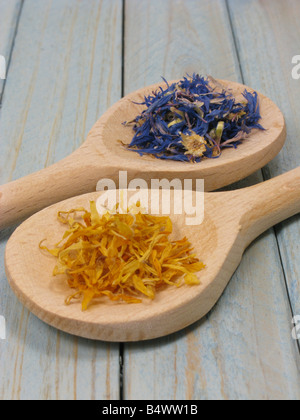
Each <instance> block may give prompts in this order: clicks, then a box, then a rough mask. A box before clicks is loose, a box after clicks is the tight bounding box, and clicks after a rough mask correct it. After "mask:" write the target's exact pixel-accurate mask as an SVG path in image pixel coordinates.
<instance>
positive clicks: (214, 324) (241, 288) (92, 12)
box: [0, 0, 300, 400]
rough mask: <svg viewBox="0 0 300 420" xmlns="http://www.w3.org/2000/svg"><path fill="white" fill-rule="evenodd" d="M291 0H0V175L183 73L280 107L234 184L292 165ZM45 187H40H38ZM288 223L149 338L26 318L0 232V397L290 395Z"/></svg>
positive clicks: (67, 142)
mask: <svg viewBox="0 0 300 420" xmlns="http://www.w3.org/2000/svg"><path fill="white" fill-rule="evenodd" d="M299 21H300V4H299V1H298V0H263V1H262V0H260V1H259V0H228V1H225V0H124V1H122V0H102V1H101V0H24V1H22V0H0V54H1V55H2V56H4V57H5V58H6V62H7V78H6V80H4V81H1V84H0V97H1V110H0V148H1V153H0V168H1V169H0V183H1V184H3V183H5V182H8V181H9V180H13V179H16V178H18V177H21V176H24V175H27V174H29V173H31V172H33V171H36V170H39V169H41V168H43V167H45V166H47V165H50V164H52V163H54V162H56V161H58V160H59V159H61V158H63V157H65V156H67V155H68V154H70V153H71V152H72V151H73V150H75V149H76V148H77V147H78V146H79V145H80V144H81V143H82V142H83V140H84V139H85V137H86V135H87V133H88V131H89V130H90V128H91V127H92V125H93V124H94V122H95V121H96V120H97V119H98V118H99V117H100V116H101V115H102V114H103V112H104V111H105V110H106V109H107V108H108V107H109V106H110V105H112V104H113V103H114V102H116V101H117V100H118V99H119V98H120V97H121V96H122V95H124V94H126V93H129V92H130V91H133V90H135V89H137V88H139V87H143V86H145V85H148V84H151V83H155V82H159V81H160V77H161V76H164V77H166V78H167V79H175V78H180V77H181V76H183V75H184V74H185V73H192V72H197V73H200V74H203V75H205V74H212V75H214V76H215V77H218V78H224V79H229V80H235V81H242V82H244V83H246V84H247V85H250V86H252V87H253V88H254V89H256V90H259V91H261V92H262V93H264V94H266V95H267V96H269V97H271V99H273V100H274V101H275V102H276V103H277V104H278V106H279V107H280V108H281V109H282V111H283V112H284V114H285V117H286V122H287V127H288V138H287V143H286V146H285V147H284V150H283V151H282V152H281V153H280V155H279V156H278V157H277V158H276V159H275V160H274V161H273V162H271V164H270V165H268V167H266V168H264V169H263V171H262V172H261V171H260V172H259V173H256V174H254V175H253V176H251V177H250V178H249V179H247V180H244V181H242V182H241V183H239V185H237V186H236V187H240V186H241V185H242V186H244V185H249V184H253V183H257V182H260V181H261V180H263V179H266V178H269V177H273V176H275V175H278V174H280V173H283V172H285V171H287V170H289V169H293V168H294V167H296V166H298V165H299V163H300V147H299V145H300V140H299V139H300V119H299V110H300V80H294V79H293V78H292V69H293V67H294V66H295V65H294V64H292V58H293V57H294V56H295V55H299V54H300V49H299V39H300V26H299ZM45 188H47V185H45ZM299 222H300V218H299V217H294V218H293V219H291V220H288V221H287V222H285V223H282V224H281V225H279V226H277V227H276V228H275V229H272V230H270V231H269V232H267V233H266V234H264V235H263V236H261V237H260V238H259V239H258V240H257V241H256V242H255V243H254V244H253V245H251V246H250V248H249V249H248V250H247V252H246V253H245V256H244V258H243V261H242V263H241V265H240V267H239V269H238V270H237V271H236V273H235V275H234V276H233V278H232V280H231V282H230V284H229V286H228V288H227V289H226V291H225V293H224V295H223V296H222V298H221V300H220V301H219V303H218V304H217V306H216V307H215V308H214V309H213V310H212V311H211V313H210V314H209V315H208V316H206V317H205V319H202V320H201V321H199V322H198V323H196V324H195V325H193V326H191V327H189V328H187V329H185V330H184V331H181V332H179V333H176V334H173V335H171V336H168V337H165V338H163V339H157V340H153V341H149V342H141V343H134V344H121V343H120V344H119V343H104V342H94V341H89V340H85V339H81V338H77V337H73V336H71V335H67V334H64V333H62V332H60V331H57V330H55V329H54V328H51V327H49V326H48V325H46V324H44V323H43V322H41V321H40V320H39V319H37V318H36V317H35V316H34V315H32V314H31V313H29V312H28V311H27V309H25V308H24V307H23V306H22V304H21V303H19V301H18V300H17V299H16V297H15V295H14V294H13V292H12V291H11V290H10V288H9V286H8V283H7V280H6V276H5V271H4V264H3V262H4V251H5V245H6V242H7V240H8V238H9V236H10V234H11V233H12V231H13V229H8V230H6V231H2V232H1V233H0V253H1V264H0V315H1V316H2V317H4V318H5V320H6V339H5V340H4V339H0V399H5V400H11V399H13V400H19V399H22V400H26V399H51V400H56V399H68V400H74V399H78V400H83V399H84V400H90V399H98V400H109V399H147V400H158V399H171V400H172V399H173V400H179V399H185V400H193V399H195V400H200V399H204V400H212V399H264V400H265V399H293V400H298V399H299V397H300V375H299V370H298V369H299V366H300V356H299V342H298V341H296V340H294V339H293V338H292V329H293V324H292V319H293V317H294V316H297V315H300V282H299V279H300V259H299V255H300V252H299V251H300V249H299V246H300V245H299V233H300V223H299Z"/></svg>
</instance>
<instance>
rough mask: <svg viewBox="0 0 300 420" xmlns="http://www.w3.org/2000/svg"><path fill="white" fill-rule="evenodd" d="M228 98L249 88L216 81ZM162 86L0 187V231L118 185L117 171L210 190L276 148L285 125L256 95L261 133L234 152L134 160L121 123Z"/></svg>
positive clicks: (262, 161) (131, 98) (121, 105)
mask: <svg viewBox="0 0 300 420" xmlns="http://www.w3.org/2000/svg"><path fill="white" fill-rule="evenodd" d="M221 83H222V84H223V85H225V86H226V87H227V88H229V89H232V92H233V94H234V95H239V96H241V93H242V92H244V90H245V89H247V90H249V91H252V89H250V88H248V87H246V86H244V85H241V84H238V83H233V82H228V81H221ZM162 85H163V83H160V84H156V85H152V86H148V87H146V88H143V89H140V90H138V91H136V92H134V93H132V94H130V95H128V96H126V97H124V98H123V99H121V100H120V101H118V102H117V103H116V104H115V105H113V106H112V107H111V108H110V109H109V110H108V111H107V112H106V113H105V114H104V115H103V116H102V117H101V118H100V119H99V120H98V122H97V123H96V124H95V126H94V127H93V128H92V130H91V131H90V133H89V134H88V137H87V140H86V141H85V143H84V144H83V145H82V146H81V147H80V148H79V149H78V150H77V151H75V152H74V153H72V154H71V155H70V156H69V157H67V158H65V159H63V160H62V161H60V162H58V163H56V164H54V165H52V166H50V167H48V168H45V169H43V170H41V171H39V172H37V173H35V174H32V175H28V176H26V177H24V178H22V179H19V180H16V181H12V182H10V183H9V184H7V185H3V186H0V229H2V228H4V227H7V226H9V225H12V224H14V223H15V222H18V221H21V220H23V219H24V218H26V217H28V216H30V215H32V214H33V213H35V212H37V211H39V210H41V209H43V208H45V207H47V206H49V205H51V204H53V203H58V202H59V201H62V200H65V199H67V198H69V197H74V196H77V195H80V194H85V193H88V192H92V191H96V185H97V182H98V181H99V180H100V179H103V178H108V179H111V180H113V181H114V182H115V183H116V185H117V187H118V180H119V171H120V170H122V171H127V175H128V182H129V181H130V180H132V179H134V178H142V179H144V180H145V181H147V182H149V181H150V180H151V179H164V178H166V179H168V180H172V179H174V178H179V179H181V180H182V179H183V178H184V179H186V178H188V179H204V180H205V190H206V191H213V190H216V189H219V188H222V187H224V186H226V185H229V184H232V183H233V182H236V181H238V180H240V179H243V178H245V177H246V176H248V175H250V174H251V173H253V172H255V171H256V170H258V169H260V168H262V167H263V166H265V165H266V164H267V163H268V162H269V161H270V160H272V159H273V158H274V157H275V156H276V155H277V154H278V153H279V151H280V150H281V148H282V146H283V144H284V141H285V138H286V127H285V122H284V117H283V115H282V113H281V111H280V110H279V109H278V107H277V106H276V105H275V104H274V103H273V102H272V101H271V100H270V99H268V98H266V97H265V96H263V95H261V94H259V101H260V109H261V115H262V119H261V121H260V123H261V125H262V126H263V127H264V128H265V129H266V131H260V130H254V131H253V132H252V133H251V134H250V136H249V138H248V139H247V140H245V141H244V142H243V144H241V145H240V146H239V147H238V149H227V150H224V151H223V153H222V156H221V157H220V158H218V159H207V160H205V161H203V162H201V163H197V164H191V163H186V162H184V163H182V162H171V161H163V160H159V159H155V158H152V157H149V156H144V157H140V156H139V155H138V154H137V153H134V152H131V151H128V150H126V149H125V148H124V147H122V145H120V143H119V142H118V140H121V141H123V142H125V143H128V144H129V143H130V142H131V140H132V137H133V134H134V132H133V130H132V127H129V126H127V127H125V126H124V125H122V123H123V122H124V121H130V120H132V119H134V118H135V117H136V116H137V115H139V114H140V113H141V111H142V110H143V107H142V106H141V105H136V104H134V103H133V102H142V101H143V100H144V96H145V95H149V94H150V93H152V92H153V90H156V89H158V87H159V86H162Z"/></svg>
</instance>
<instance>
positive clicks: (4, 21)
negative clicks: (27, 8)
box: [0, 0, 22, 103]
mask: <svg viewBox="0 0 300 420" xmlns="http://www.w3.org/2000/svg"><path fill="white" fill-rule="evenodd" d="M21 8H22V0H9V1H7V0H0V55H1V56H3V57H4V59H5V62H6V67H7V70H8V67H9V62H10V54H11V49H12V45H13V41H14V38H15V33H16V30H17V24H18V19H19V15H20V13H21ZM4 83H5V82H4V80H3V79H0V103H1V96H2V91H3V87H4Z"/></svg>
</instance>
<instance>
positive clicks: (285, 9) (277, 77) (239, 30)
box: [229, 0, 300, 328]
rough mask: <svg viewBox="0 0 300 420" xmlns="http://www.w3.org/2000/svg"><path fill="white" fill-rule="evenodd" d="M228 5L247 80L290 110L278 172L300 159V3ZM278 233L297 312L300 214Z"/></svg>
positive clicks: (274, 170)
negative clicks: (297, 63) (298, 74)
mask: <svg viewBox="0 0 300 420" xmlns="http://www.w3.org/2000/svg"><path fill="white" fill-rule="evenodd" d="M229 6H230V13H231V16H232V22H233V28H234V31H235V34H236V37H237V40H238V50H239V55H240V58H241V67H242V70H243V74H244V77H245V79H246V81H247V82H248V83H250V84H252V85H253V86H254V87H255V88H256V89H259V90H261V91H262V92H263V93H265V94H266V95H268V96H270V97H271V98H272V99H273V100H274V101H275V102H276V103H277V104H278V106H279V107H280V108H281V109H282V111H283V113H284V114H285V118H286V123H287V132H288V136H287V142H286V145H285V147H284V149H283V150H282V152H281V153H280V154H279V156H278V157H277V158H276V159H275V160H274V161H273V162H271V164H270V165H268V168H267V169H266V171H265V173H266V176H267V177H269V176H272V177H273V176H276V175H279V174H281V173H283V172H286V171H288V170H291V169H293V168H295V167H297V166H299V165H300V120H299V111H300V80H294V79H293V77H292V69H293V67H294V64H292V58H293V57H294V56H295V55H299V53H300V49H299V38H300V27H299V20H300V4H299V2H298V1H297V0H289V1H286V2H282V1H280V0H266V1H263V2H257V1H254V0H248V1H246V2H239V1H237V0H230V1H229ZM253 17H255V18H253ZM257 69H259V71H258V70H257ZM276 233H277V238H278V242H279V247H280V254H281V258H282V263H283V267H284V272H285V277H286V281H287V286H288V291H289V297H290V301H291V305H292V308H293V313H294V315H299V314H300V217H299V216H296V217H294V218H292V219H290V220H288V221H286V222H284V223H282V224H281V225H279V226H277V227H276ZM287 328H289V327H287Z"/></svg>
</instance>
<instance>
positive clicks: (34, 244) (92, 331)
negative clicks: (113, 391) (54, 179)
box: [5, 168, 300, 342]
mask: <svg viewBox="0 0 300 420" xmlns="http://www.w3.org/2000/svg"><path fill="white" fill-rule="evenodd" d="M100 194H101V193H99V192H98V193H91V194H86V195H83V196H80V197H75V198H71V199H69V200H66V201H64V202H62V203H58V204H55V205H53V206H51V207H49V208H47V209H44V210H42V211H41V212H40V213H37V214H36V215H34V216H32V217H31V218H30V219H28V220H27V221H26V222H24V223H23V224H22V225H21V226H20V227H19V228H18V229H17V230H16V231H15V233H14V234H13V235H12V237H11V238H10V240H9V241H8V244H7V248H6V255H5V268H6V273H7V278H8V281H9V283H10V285H11V287H12V289H13V290H14V292H15V293H16V295H17V297H18V298H19V299H20V301H21V302H22V303H23V304H24V305H25V306H26V307H27V308H28V309H29V310H30V311H32V312H33V313H34V314H35V315H36V316H37V317H39V318H40V319H42V320H43V321H45V322H46V323H48V324H50V325H52V326H54V327H56V328H58V329H60V330H63V331H66V332H68V333H71V334H75V335H78V336H82V337H87V338H90V339H97V340H104V341H117V342H126V341H137V340H147V339H152V338H156V337H161V336H164V335H167V334H170V333H173V332H175V331H178V330H180V329H182V328H184V327H186V326H188V325H190V324H192V323H194V322H195V321H197V320H199V319H200V318H201V317H203V316H204V315H205V314H207V312H208V311H210V310H211V308H212V307H213V306H214V305H215V303H216V302H217V300H218V299H219V297H220V296H221V294H222V292H223V291H224V289H225V287H226V285H227V284H228V282H229V280H230V278H231V276H232V275H233V273H234V271H235V270H236V268H237V266H238V265H239V263H240V261H241V258H242V255H243V252H244V250H245V248H246V247H247V246H248V245H249V244H250V243H251V242H252V241H253V240H254V239H255V238H256V237H257V236H258V235H260V234H261V233H262V232H264V231H265V230H267V229H268V228H270V227H271V226H273V225H275V224H277V223H279V222H281V221H282V220H284V219H286V218H288V217H291V216H293V215H295V214H296V213H298V212H300V168H298V169H296V170H294V171H291V172H289V173H287V174H285V175H282V176H280V177H277V178H274V179H273V180H271V181H267V182H264V183H262V184H259V185H256V186H253V187H249V188H246V189H242V190H237V191H230V192H217V193H205V196H204V203H205V209H204V210H205V212H204V214H205V217H204V222H203V223H202V224H201V225H199V226H187V225H186V223H185V217H184V215H181V216H179V215H174V214H171V219H172V221H173V224H174V237H176V238H177V239H180V238H182V237H184V236H187V237H188V238H189V240H190V241H191V242H192V244H193V245H194V248H195V252H196V254H197V256H198V258H199V259H200V260H201V261H203V262H204V263H205V264H206V269H205V270H203V271H201V272H200V273H199V279H200V280H201V285H199V286H182V287H180V288H176V287H171V286H170V287H166V288H165V289H164V290H161V291H159V292H158V293H157V296H156V298H155V299H154V300H153V301H152V300H149V299H144V300H143V302H142V303H140V304H127V303H118V302H111V301H110V300H109V299H108V298H101V299H100V300H99V301H98V302H97V303H95V304H92V305H91V306H90V307H89V308H88V310H86V311H84V312H83V311H82V310H81V304H80V302H74V303H72V304H71V305H66V304H65V303H64V300H65V298H66V297H67V296H68V295H69V294H70V289H69V287H68V286H67V284H66V279H65V278H64V276H60V277H53V276H52V271H53V268H54V266H55V264H56V260H55V258H54V257H52V256H51V255H49V254H47V253H45V252H43V251H41V250H40V249H39V246H38V245H39V243H40V241H41V240H42V239H44V238H47V243H48V244H54V243H56V242H57V241H58V240H60V239H61V237H62V234H63V232H64V230H65V227H64V226H61V225H60V223H59V222H58V221H57V212H58V211H59V210H70V209H71V208H76V207H78V206H84V207H86V208H89V201H90V200H97V198H98V197H99V195H100Z"/></svg>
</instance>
